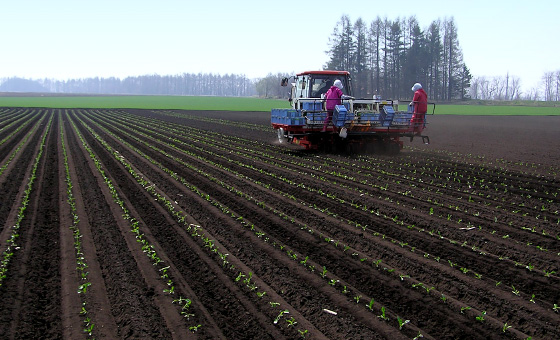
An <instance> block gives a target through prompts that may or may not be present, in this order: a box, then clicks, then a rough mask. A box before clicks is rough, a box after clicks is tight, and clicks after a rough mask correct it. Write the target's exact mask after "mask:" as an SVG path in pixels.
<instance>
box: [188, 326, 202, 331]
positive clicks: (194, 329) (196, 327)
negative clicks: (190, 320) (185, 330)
mask: <svg viewBox="0 0 560 340" xmlns="http://www.w3.org/2000/svg"><path fill="white" fill-rule="evenodd" d="M200 327H202V325H196V326H191V327H189V330H190V331H191V332H193V333H194V332H196V331H198V329H199V328H200Z"/></svg>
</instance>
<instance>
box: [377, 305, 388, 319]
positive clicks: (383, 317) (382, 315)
mask: <svg viewBox="0 0 560 340" xmlns="http://www.w3.org/2000/svg"><path fill="white" fill-rule="evenodd" d="M377 317H378V318H381V319H383V320H385V321H388V320H389V318H388V317H387V315H386V314H385V306H382V307H381V315H378V316H377Z"/></svg>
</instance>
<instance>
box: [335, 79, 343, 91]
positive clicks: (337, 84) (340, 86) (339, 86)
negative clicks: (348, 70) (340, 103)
mask: <svg viewBox="0 0 560 340" xmlns="http://www.w3.org/2000/svg"><path fill="white" fill-rule="evenodd" d="M334 86H336V87H338V88H339V89H341V90H342V88H343V87H344V86H342V82H341V81H340V79H337V80H335V81H334Z"/></svg>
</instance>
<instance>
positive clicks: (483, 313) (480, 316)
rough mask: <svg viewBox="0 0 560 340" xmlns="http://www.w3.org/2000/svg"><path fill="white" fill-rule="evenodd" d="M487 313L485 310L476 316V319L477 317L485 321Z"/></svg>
mask: <svg viewBox="0 0 560 340" xmlns="http://www.w3.org/2000/svg"><path fill="white" fill-rule="evenodd" d="M485 315H486V311H485V310H483V311H482V312H481V313H480V315H479V316H477V317H476V319H477V320H478V321H480V322H483V321H484V316H485Z"/></svg>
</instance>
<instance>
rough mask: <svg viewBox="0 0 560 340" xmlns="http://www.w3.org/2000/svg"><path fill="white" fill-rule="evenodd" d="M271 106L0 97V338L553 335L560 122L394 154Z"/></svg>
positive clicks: (502, 123) (446, 122)
mask: <svg viewBox="0 0 560 340" xmlns="http://www.w3.org/2000/svg"><path fill="white" fill-rule="evenodd" d="M269 117H270V116H269V113H266V112H212V111H205V112H190V111H189V112H187V111H163V110H123V109H113V110H111V109H99V110H96V109H40V108H37V109H33V108H32V109H29V108H0V193H1V194H2V196H3V198H2V204H1V205H0V228H1V230H0V252H2V257H1V258H0V261H2V262H1V263H0V301H2V308H1V309H0V338H1V339H91V338H95V339H296V338H302V339H303V338H305V339H413V338H415V337H419V335H422V336H423V338H425V339H526V338H528V337H532V338H533V339H558V338H560V331H559V328H558V327H557V325H558V324H560V314H559V313H560V310H559V307H558V305H559V304H560V275H559V273H560V268H559V263H560V261H559V259H560V242H559V238H560V227H559V225H560V216H559V213H558V211H559V210H560V204H559V198H558V194H559V191H560V179H559V175H558V174H559V167H558V165H557V164H559V163H558V162H559V161H560V159H559V158H560V155H559V153H558V151H557V150H559V149H560V148H559V147H560V145H559V144H560V142H559V141H558V138H555V137H556V136H555V135H556V127H557V126H559V121H560V117H557V116H554V117H458V116H437V115H436V116H431V117H429V123H430V124H429V126H428V129H427V130H426V131H425V133H426V134H427V135H429V136H430V139H431V144H430V145H424V144H421V142H420V140H414V141H413V142H409V141H405V148H404V150H402V152H401V153H400V154H399V155H398V156H392V157H390V156H384V155H350V156H348V155H332V154H324V153H317V152H306V151H302V150H300V149H299V148H298V147H297V146H293V145H284V144H279V143H278V142H277V141H276V135H275V133H274V131H273V130H272V129H271V127H270V124H269ZM64 151H65V152H66V158H65V157H64ZM66 164H67V165H66ZM69 183H71V186H69V185H68V184H69ZM69 193H71V195H72V196H71V197H70V199H69ZM405 320H406V323H405Z"/></svg>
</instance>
